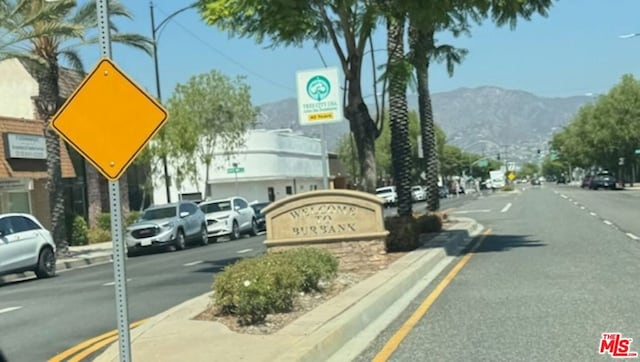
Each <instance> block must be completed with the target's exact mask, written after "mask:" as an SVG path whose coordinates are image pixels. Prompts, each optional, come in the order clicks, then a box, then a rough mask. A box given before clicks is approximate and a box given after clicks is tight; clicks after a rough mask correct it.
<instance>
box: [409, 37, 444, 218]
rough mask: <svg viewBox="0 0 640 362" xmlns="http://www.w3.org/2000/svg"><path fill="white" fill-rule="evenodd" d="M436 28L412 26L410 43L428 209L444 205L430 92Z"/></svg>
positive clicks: (432, 209) (431, 209)
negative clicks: (430, 68)
mask: <svg viewBox="0 0 640 362" xmlns="http://www.w3.org/2000/svg"><path fill="white" fill-rule="evenodd" d="M433 36H434V32H429V31H424V30H419V29H416V28H415V27H413V26H410V28H409V44H410V47H411V48H412V53H413V59H412V62H413V66H414V68H415V70H416V78H417V82H418V110H419V114H420V134H421V136H422V154H423V155H424V159H425V160H426V162H427V172H426V174H427V177H426V183H427V185H426V186H427V209H428V210H430V211H436V210H438V209H440V192H439V190H438V175H439V173H440V164H439V162H438V147H437V145H436V136H435V124H434V121H433V108H432V105H431V95H430V93H429V64H430V63H429V52H428V49H433V47H434V44H435V42H434V38H433Z"/></svg>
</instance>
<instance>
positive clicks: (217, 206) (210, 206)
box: [200, 201, 231, 214]
mask: <svg viewBox="0 0 640 362" xmlns="http://www.w3.org/2000/svg"><path fill="white" fill-rule="evenodd" d="M200 209H201V210H202V212H204V213H205V214H209V213H212V212H218V211H230V210H231V201H219V202H210V203H206V204H202V205H200Z"/></svg>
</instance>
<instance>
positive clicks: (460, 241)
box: [275, 218, 483, 362]
mask: <svg viewBox="0 0 640 362" xmlns="http://www.w3.org/2000/svg"><path fill="white" fill-rule="evenodd" d="M454 220H455V221H456V224H459V223H462V224H463V226H466V228H464V227H463V228H461V229H457V228H456V229H452V230H449V231H454V233H453V235H451V236H448V235H447V234H445V233H440V234H439V235H438V236H436V237H435V238H434V239H432V240H431V243H430V244H432V243H433V244H436V245H438V246H435V247H433V246H429V245H425V246H422V247H420V248H419V249H417V250H416V251H414V252H411V253H409V254H408V255H406V256H404V257H402V258H400V259H398V260H397V261H396V262H395V263H394V264H393V265H391V266H390V267H389V268H388V269H385V270H383V271H381V272H379V273H377V274H375V275H374V276H372V277H371V278H370V279H368V280H367V281H364V282H363V283H361V284H360V285H356V286H354V287H353V289H352V290H351V292H355V289H361V290H362V292H364V293H362V292H361V293H358V294H359V296H357V297H356V298H354V299H357V300H354V301H353V303H349V307H347V308H346V309H343V310H339V311H338V312H337V313H335V316H334V317H333V318H329V319H328V321H326V322H324V323H323V325H322V326H320V327H319V328H318V329H316V330H314V331H311V332H310V333H309V334H305V335H304V337H302V338H300V340H299V341H298V342H297V343H295V344H294V345H293V346H292V348H291V349H289V350H288V351H287V352H286V353H285V354H283V355H280V356H277V357H276V358H275V360H276V361H305V362H316V361H317V362H321V361H327V360H329V359H330V358H331V357H332V356H333V355H334V354H335V353H336V352H338V351H339V350H340V349H341V348H342V347H343V346H344V345H345V344H347V343H348V342H349V340H350V339H351V338H353V337H354V336H356V335H358V333H359V332H361V331H363V330H365V329H366V328H367V326H369V325H370V324H371V323H373V322H374V321H375V320H376V319H378V318H379V317H380V316H381V315H382V314H383V313H384V312H385V311H387V310H388V309H389V308H390V307H391V306H392V305H393V304H394V303H395V302H396V300H398V299H400V298H401V297H402V296H403V295H404V294H405V293H406V292H407V291H408V290H410V289H411V287H412V286H413V285H415V284H416V283H417V282H418V281H419V280H420V279H421V278H422V277H423V276H424V275H425V274H427V273H428V272H429V271H430V270H432V269H434V268H435V266H436V265H437V264H438V263H440V262H441V261H442V260H444V259H445V258H446V257H447V256H449V255H452V256H455V255H458V254H459V253H460V252H461V251H462V250H464V248H466V246H467V245H468V244H469V243H470V242H471V241H472V240H473V237H472V236H471V235H473V233H475V234H476V235H477V234H478V233H479V231H481V230H482V229H483V227H482V226H481V225H479V224H477V223H476V222H475V220H472V219H466V218H456V219H454ZM452 221H453V220H452ZM469 223H470V224H471V225H464V224H469ZM469 226H471V227H472V228H473V229H472V230H473V232H472V231H469V230H468V229H469ZM456 230H460V231H458V232H455V231H456ZM465 231H466V232H465ZM462 234H466V236H465V235H462ZM403 259H404V260H403ZM407 264H409V265H407ZM374 278H375V279H379V280H377V281H376V282H375V283H373V281H374V280H373V279H374ZM367 282H369V283H367ZM366 284H368V285H366ZM332 302H336V300H332V301H329V302H327V303H325V304H323V305H321V306H319V307H318V308H317V309H315V310H314V311H311V312H310V313H309V314H307V315H305V316H304V317H302V318H305V319H306V317H307V316H309V315H311V314H314V312H315V313H318V314H322V311H321V309H323V308H330V304H332ZM341 304H344V301H342V302H341ZM324 316H325V317H326V316H327V313H324ZM338 317H339V318H338ZM302 318H301V319H302ZM294 324H295V322H294ZM290 326H291V325H290ZM288 327H289V326H288ZM288 327H285V329H287V328H288ZM307 327H308V325H307ZM282 332H283V334H284V333H286V331H285V330H284V329H283V330H282Z"/></svg>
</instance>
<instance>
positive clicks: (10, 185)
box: [0, 178, 33, 192]
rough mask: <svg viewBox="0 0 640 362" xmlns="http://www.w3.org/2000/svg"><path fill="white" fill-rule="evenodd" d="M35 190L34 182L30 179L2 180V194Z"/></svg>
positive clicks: (0, 187)
mask: <svg viewBox="0 0 640 362" xmlns="http://www.w3.org/2000/svg"><path fill="white" fill-rule="evenodd" d="M30 190H33V180H30V179H18V178H14V179H0V192H11V191H30Z"/></svg>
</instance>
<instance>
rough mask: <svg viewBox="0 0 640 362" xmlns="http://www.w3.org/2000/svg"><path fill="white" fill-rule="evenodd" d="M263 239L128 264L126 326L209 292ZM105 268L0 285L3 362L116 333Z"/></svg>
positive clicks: (37, 357)
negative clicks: (216, 280)
mask: <svg viewBox="0 0 640 362" xmlns="http://www.w3.org/2000/svg"><path fill="white" fill-rule="evenodd" d="M263 240H264V236H256V237H252V238H243V239H240V240H237V241H232V242H221V243H216V244H210V245H208V246H205V247H197V246H196V247H192V248H189V249H186V250H183V251H180V252H166V253H155V254H149V255H143V256H140V257H136V258H131V259H128V260H127V262H126V265H127V279H128V280H129V281H128V284H127V285H128V299H129V302H128V304H129V319H130V322H134V321H138V320H141V319H145V318H148V317H151V316H153V315H156V314H158V313H160V312H162V311H165V310H167V309H169V308H171V307H173V306H175V305H177V304H180V303H182V302H184V301H186V300H188V299H191V298H194V297H196V296H198V295H202V294H203V293H206V292H207V291H209V290H211V284H212V281H213V278H212V275H213V274H214V273H216V272H218V271H220V270H221V268H223V267H224V266H225V265H226V264H229V263H231V262H233V261H235V260H237V259H238V258H241V257H246V256H252V255H256V254H260V253H263V252H264V250H265V247H264V245H263V244H262V241H263ZM113 284H114V283H113V265H112V264H111V263H108V264H103V265H98V266H93V267H88V268H83V269H77V270H70V271H67V272H62V273H60V274H59V275H58V277H56V278H53V279H49V280H36V279H32V280H27V281H22V282H15V283H8V284H4V285H0V349H1V350H2V351H3V352H4V354H5V355H6V357H7V359H8V360H9V361H10V362H20V361H24V362H33V361H46V360H47V359H48V358H51V357H53V356H54V355H56V354H58V353H60V352H62V351H64V350H66V349H68V348H70V347H72V346H75V345H77V344H78V343H80V342H82V341H85V340H87V339H88V338H91V337H94V336H97V335H100V334H103V333H105V332H108V331H110V330H114V329H116V328H117V318H116V313H115V311H116V304H115V292H114V286H113Z"/></svg>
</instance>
